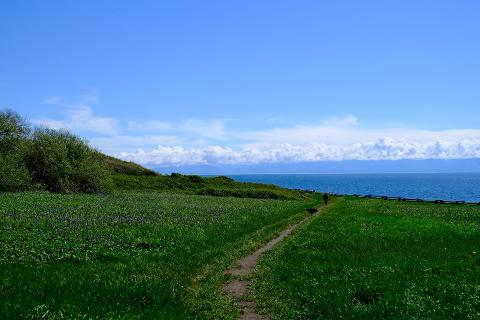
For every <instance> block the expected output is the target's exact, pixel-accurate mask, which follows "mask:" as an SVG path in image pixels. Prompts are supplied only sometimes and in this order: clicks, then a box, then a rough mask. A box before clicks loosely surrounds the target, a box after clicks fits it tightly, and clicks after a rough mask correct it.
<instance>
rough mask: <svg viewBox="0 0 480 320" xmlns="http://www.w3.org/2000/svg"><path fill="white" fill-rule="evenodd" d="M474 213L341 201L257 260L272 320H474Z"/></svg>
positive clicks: (479, 292) (479, 275)
mask: <svg viewBox="0 0 480 320" xmlns="http://www.w3.org/2000/svg"><path fill="white" fill-rule="evenodd" d="M479 229H480V208H478V207H472V206H462V205H460V206H455V205H433V204H415V203H400V202H392V201H381V200H365V199H352V198H347V199H346V200H345V201H342V202H341V203H339V204H337V205H336V206H334V207H332V208H331V209H329V210H328V211H326V212H325V213H323V214H322V215H321V216H319V217H318V218H317V220H316V221H315V222H314V223H312V224H311V225H309V226H307V227H305V228H304V229H303V230H302V231H300V232H298V233H297V234H296V235H294V237H293V238H291V239H290V241H287V242H286V243H284V245H282V246H281V247H280V248H279V249H278V250H276V251H274V252H271V253H269V254H267V256H265V257H264V259H263V260H261V262H260V265H259V269H258V271H259V272H258V273H257V274H256V279H255V289H256V291H257V299H258V301H259V305H260V307H262V308H263V309H264V311H265V312H266V313H267V314H271V315H272V319H316V318H322V319H340V318H342V319H386V318H388V319H432V318H435V319H479V318H480V311H479V310H480V252H479V249H480V230H479Z"/></svg>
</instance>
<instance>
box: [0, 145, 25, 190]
mask: <svg viewBox="0 0 480 320" xmlns="http://www.w3.org/2000/svg"><path fill="white" fill-rule="evenodd" d="M30 183H31V178H30V174H29V173H28V170H27V167H26V166H25V162H24V161H23V159H22V158H21V157H20V156H19V155H18V154H11V155H9V154H0V191H20V190H25V189H29V186H30Z"/></svg>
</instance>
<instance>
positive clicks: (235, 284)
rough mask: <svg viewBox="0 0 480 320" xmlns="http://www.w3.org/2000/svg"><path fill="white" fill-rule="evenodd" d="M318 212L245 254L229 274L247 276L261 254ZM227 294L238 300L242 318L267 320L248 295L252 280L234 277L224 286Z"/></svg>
mask: <svg viewBox="0 0 480 320" xmlns="http://www.w3.org/2000/svg"><path fill="white" fill-rule="evenodd" d="M316 214H318V212H315V213H313V214H312V215H311V216H308V217H306V218H304V219H303V220H302V221H300V222H298V223H296V224H293V225H291V226H290V227H288V228H287V229H285V230H283V231H282V232H281V233H280V234H279V235H278V236H277V237H276V238H274V239H272V240H270V241H269V242H268V243H267V244H265V245H264V246H262V247H261V248H259V249H258V250H257V251H255V252H254V253H252V254H250V255H248V256H245V257H243V258H241V259H240V260H238V261H237V262H236V263H235V267H233V268H231V269H229V270H228V271H227V273H228V274H230V275H232V276H234V277H247V276H249V275H250V274H251V273H252V272H253V269H254V268H255V266H256V265H257V263H258V259H259V258H260V256H261V255H262V254H263V253H265V252H266V251H270V250H272V249H273V248H274V247H275V245H277V244H278V243H279V242H281V241H282V240H283V239H285V238H286V237H288V236H289V235H290V234H291V233H292V232H293V231H294V230H295V229H297V228H298V227H299V226H300V225H302V224H304V223H306V222H308V221H309V220H311V219H312V216H314V215H316ZM224 292H225V294H226V295H227V296H228V297H230V298H231V299H233V300H235V301H236V304H237V305H238V306H239V307H240V308H241V309H242V310H243V313H242V315H241V317H240V319H242V320H267V319H268V318H267V317H266V316H262V315H260V314H258V313H257V312H256V311H255V302H254V301H249V300H247V299H246V297H247V296H248V295H249V293H250V280H243V279H242V280H238V279H234V280H232V281H231V282H229V283H227V284H226V285H225V286H224Z"/></svg>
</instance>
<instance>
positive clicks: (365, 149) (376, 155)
mask: <svg viewBox="0 0 480 320" xmlns="http://www.w3.org/2000/svg"><path fill="white" fill-rule="evenodd" d="M120 157H122V158H124V159H127V160H131V161H135V162H139V163H143V164H150V165H163V166H171V165H174V166H175V165H179V166H180V165H192V164H253V163H275V162H277V163H278V162H308V161H326V160H330V161H331V160H399V159H461V158H475V157H480V139H471V140H463V141H460V142H448V141H445V142H439V141H436V142H431V143H419V142H409V141H405V140H394V139H391V138H380V139H378V140H376V141H373V142H366V143H357V144H352V145H350V146H338V145H328V144H325V143H311V144H309V145H304V146H295V145H291V144H282V145H279V146H276V147H271V148H255V147H246V148H243V149H241V150H234V149H232V148H230V147H220V146H208V147H204V148H183V147H181V146H158V147H157V148H155V149H153V150H151V151H144V150H138V151H136V152H133V153H122V154H120Z"/></svg>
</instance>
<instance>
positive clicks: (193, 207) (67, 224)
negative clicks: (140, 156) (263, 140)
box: [0, 191, 317, 319]
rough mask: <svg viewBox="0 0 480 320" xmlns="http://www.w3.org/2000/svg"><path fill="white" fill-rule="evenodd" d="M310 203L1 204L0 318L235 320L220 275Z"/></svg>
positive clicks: (119, 199) (126, 199) (45, 199)
mask: <svg viewBox="0 0 480 320" xmlns="http://www.w3.org/2000/svg"><path fill="white" fill-rule="evenodd" d="M312 201H313V202H316V201H317V200H315V199H310V200H307V201H299V200H296V201H279V200H269V199H266V200H265V199H263V200H262V199H240V198H233V197H209V196H199V195H185V194H173V193H160V192H151V191H150V192H145V191H143V192H139V191H129V192H118V191H117V192H112V193H109V194H106V195H85V194H83V195H82V194H53V193H47V192H30V193H29V192H27V193H5V194H0V315H1V318H2V319H19V318H25V319H175V318H178V319H184V318H193V317H196V318H207V317H212V316H213V317H216V316H215V313H216V312H218V313H221V315H218V318H224V317H226V318H235V316H236V312H237V311H236V309H235V308H234V307H232V306H231V305H230V302H229V301H227V300H226V299H225V298H223V296H222V291H221V282H222V281H223V280H224V278H223V276H224V275H223V272H224V270H225V269H227V268H228V266H229V264H231V263H232V261H234V259H236V258H238V257H240V255H242V254H245V253H247V252H250V251H252V250H254V248H256V247H257V246H259V245H260V244H261V243H262V242H264V241H266V239H268V238H270V237H272V236H273V234H274V233H275V232H278V231H279V230H281V229H283V228H285V227H286V226H287V225H288V224H291V223H293V222H295V221H297V220H298V219H300V218H301V217H302V216H304V215H305V213H304V212H303V208H304V207H305V206H306V205H309V204H311V202H312ZM209 268H210V269H211V271H208V270H209ZM209 272H210V273H209ZM202 273H205V274H206V275H208V277H206V278H205V279H204V283H203V285H199V284H196V285H194V282H195V281H197V282H198V281H199V280H198V279H197V278H198V277H199V275H201V274H202ZM195 279H197V280H195ZM212 281H213V282H215V281H217V282H219V283H211V282H212ZM200 282H201V281H200ZM219 310H220V311H219ZM207 315H208V316H207Z"/></svg>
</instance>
